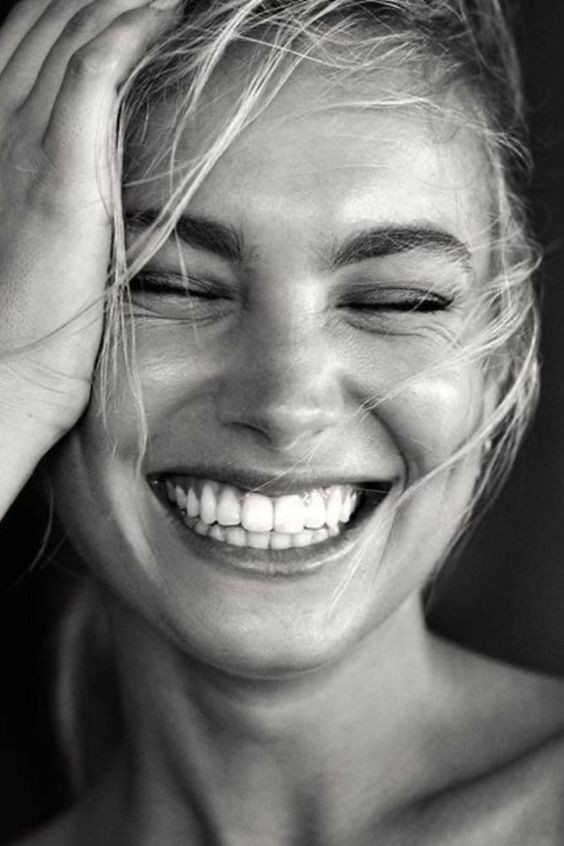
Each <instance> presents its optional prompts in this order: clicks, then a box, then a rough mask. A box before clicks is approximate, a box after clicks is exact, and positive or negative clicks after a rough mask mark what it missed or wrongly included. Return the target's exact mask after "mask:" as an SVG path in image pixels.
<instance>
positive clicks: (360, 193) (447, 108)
mask: <svg viewBox="0 0 564 846" xmlns="http://www.w3.org/2000/svg"><path fill="white" fill-rule="evenodd" d="M240 74H241V71H238V70H237V69H236V68H235V69H232V70H231V72H229V73H228V72H226V71H225V69H224V71H223V72H222V73H220V74H217V75H216V77H215V79H214V81H213V83H212V85H211V87H210V89H209V90H208V92H207V95H206V98H205V99H204V100H203V102H202V104H201V106H200V107H199V109H198V111H197V113H196V115H195V116H194V118H193V119H192V120H191V121H190V123H189V124H188V125H187V126H186V128H185V129H184V130H183V132H182V134H181V135H180V142H179V144H178V148H177V154H176V165H177V168H178V174H179V175H180V174H182V173H183V172H185V167H186V165H187V164H188V163H190V162H194V161H195V160H196V159H197V157H198V156H199V155H201V154H202V153H204V152H205V151H207V149H208V148H209V146H210V144H211V143H213V142H214V141H215V140H216V138H217V136H218V132H220V131H221V126H222V125H224V122H225V113H226V110H228V108H229V107H230V105H231V104H232V103H233V102H234V101H235V99H236V97H237V96H240V93H241V79H242V77H241V78H239V76H240ZM405 91H406V82H405V80H404V79H401V77H400V75H399V74H398V72H397V70H394V72H393V73H392V72H388V73H386V72H385V71H382V72H379V73H377V74H376V73H375V74H372V75H371V77H370V79H369V80H368V79H366V80H365V81H364V82H363V84H362V86H358V84H353V82H352V81H351V82H350V83H343V82H339V83H338V84H336V83H335V80H334V79H331V80H329V79H328V78H327V77H326V76H324V75H323V74H321V73H319V72H318V70H317V69H316V68H315V67H312V66H311V65H308V64H305V65H302V66H301V67H300V68H299V69H298V70H297V71H295V72H294V73H293V75H292V76H291V78H290V79H289V81H288V82H286V84H285V85H284V86H283V88H282V89H281V91H280V92H279V93H278V94H277V96H276V97H275V98H274V100H273V101H272V102H270V103H269V105H268V106H267V107H266V108H264V109H263V110H262V111H261V113H260V114H259V116H258V117H256V118H255V119H254V120H253V122H252V123H251V124H250V125H249V126H247V127H246V128H245V129H244V130H243V131H242V132H241V133H239V134H238V136H237V137H236V138H235V140H234V141H233V142H232V143H231V144H230V146H229V147H228V148H227V149H226V151H225V152H224V153H223V154H222V155H221V157H220V158H219V159H218V161H217V162H216V163H215V164H214V166H213V168H212V170H211V172H210V173H209V174H208V176H207V177H206V178H205V180H204V182H203V183H202V185H201V186H200V187H199V188H198V190H197V191H196V193H195V194H194V196H193V197H191V199H190V212H191V213H196V214H202V215H203V216H208V217H213V218H216V219H220V220H221V221H223V222H226V223H229V224H232V225H235V226H237V227H238V228H240V229H241V230H242V231H243V232H245V233H246V235H247V237H248V239H249V240H251V241H254V242H256V243H255V245H256V247H257V249H258V250H259V251H260V249H261V245H264V244H265V243H266V241H267V240H268V239H274V240H275V236H276V233H278V234H279V237H280V238H284V239H286V240H287V239H288V238H291V239H292V243H293V245H294V246H295V247H296V248H298V249H299V248H301V247H303V248H304V249H305V248H307V246H308V245H311V244H314V242H316V241H319V240H321V239H322V238H327V236H328V235H330V236H331V237H333V238H334V239H339V238H340V237H344V236H346V234H347V233H348V232H349V231H350V230H351V229H352V228H356V229H358V228H359V227H368V226H374V225H376V226H377V225H379V224H390V223H394V224H398V225H402V224H404V223H407V224H413V223H414V222H418V223H422V224H425V225H432V226H435V227H440V228H444V229H446V230H447V231H450V232H451V233H452V234H453V235H455V236H456V237H458V238H460V239H461V240H463V241H464V242H465V243H467V244H468V246H469V248H470V251H471V252H472V254H473V255H474V257H475V261H476V263H477V265H482V266H483V267H485V266H486V264H487V261H488V258H487V256H488V254H489V234H490V209H491V192H490V186H489V167H488V163H487V158H486V156H485V153H484V151H483V149H482V144H481V141H480V139H479V137H478V136H477V134H476V133H475V132H473V131H471V130H470V129H466V128H464V126H463V125H461V123H460V117H459V116H460V113H461V106H463V104H462V103H461V101H458V102H452V98H450V102H449V101H447V99H446V98H443V101H442V102H441V103H440V105H439V104H437V103H434V104H426V105H424V106H421V105H417V104H413V103H405ZM402 100H403V104H402V103H400V101H402ZM173 120H174V107H173V106H172V105H169V106H160V107H159V108H158V109H156V110H155V111H154V112H153V114H152V119H151V121H150V123H149V126H148V129H147V132H146V134H145V137H144V140H143V148H142V150H140V151H136V154H135V159H136V160H137V167H136V169H134V170H133V171H132V172H131V176H132V177H133V180H135V181H136V180H139V179H140V178H141V180H142V181H141V183H139V182H137V184H136V185H135V187H133V188H131V189H130V190H127V191H126V204H128V205H130V206H134V207H135V208H139V207H142V208H146V207H151V208H159V207H161V206H162V205H163V204H164V203H165V202H166V200H167V199H168V198H169V197H170V187H171V184H170V177H169V175H168V173H167V174H162V175H159V173H158V171H157V169H156V168H155V167H154V166H153V165H152V164H151V162H152V161H156V159H157V157H158V155H159V152H162V151H161V150H160V146H161V145H162V138H163V130H166V129H169V128H170V126H171V122H172V121H173ZM160 162H161V166H160V167H161V170H162V159H160ZM145 177H149V179H148V180H147V182H146V183H145V182H143V180H144V178H145ZM178 178H180V176H179V177H178ZM477 269H480V268H477Z"/></svg>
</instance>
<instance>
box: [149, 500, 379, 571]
mask: <svg viewBox="0 0 564 846" xmlns="http://www.w3.org/2000/svg"><path fill="white" fill-rule="evenodd" d="M150 487H151V489H152V490H153V492H154V493H155V495H156V498H157V500H158V502H159V504H160V505H161V508H162V509H163V511H164V512H165V514H166V517H167V518H168V520H169V521H170V523H171V525H172V526H173V528H174V530H175V532H176V533H177V535H178V536H179V537H180V539H181V541H182V543H183V544H185V545H186V546H188V548H189V549H190V551H191V552H193V553H194V554H195V555H197V556H198V557H200V558H203V559H205V560H206V561H210V562H213V563H215V564H217V565H219V566H221V567H227V568H228V569H230V570H233V569H235V570H240V571H243V572H247V573H250V574H254V575H255V576H268V577H273V576H278V577H280V576H285V577H288V576H299V575H305V574H308V573H312V572H314V571H316V570H319V569H321V568H325V567H331V566H332V565H336V564H338V563H339V562H341V561H342V560H343V559H344V558H348V557H349V556H350V555H351V554H352V553H353V552H354V549H355V547H356V546H357V544H358V542H359V540H360V538H361V536H362V535H363V533H364V531H365V529H366V528H367V526H368V525H369V524H370V522H371V517H372V516H373V515H374V514H375V513H376V511H378V509H379V507H380V505H381V503H382V502H383V501H384V499H385V498H386V497H387V496H389V492H388V493H387V494H385V495H383V496H382V497H381V498H380V497H377V496H375V495H372V494H369V495H368V496H367V498H366V499H365V501H364V502H362V503H361V505H360V506H359V508H358V509H357V511H356V512H355V514H354V516H353V517H352V519H351V522H350V523H348V524H346V526H345V527H344V528H343V529H342V530H341V532H340V533H339V534H338V535H335V536H334V537H330V538H328V539H327V540H325V541H321V542H320V543H314V544H311V545H310V546H306V547H291V548H289V549H254V548H253V547H248V546H245V547H239V546H232V545H231V544H228V543H225V542H224V541H218V540H215V539H214V538H210V537H208V536H205V535H199V534H198V533H197V532H195V531H193V530H192V529H191V528H190V527H189V526H188V525H186V523H184V521H183V520H182V519H181V517H180V516H179V515H177V514H176V513H175V512H174V511H173V510H172V509H171V508H170V507H169V506H168V500H167V499H166V496H165V495H164V494H161V492H160V491H159V490H157V489H156V488H155V486H154V485H150Z"/></svg>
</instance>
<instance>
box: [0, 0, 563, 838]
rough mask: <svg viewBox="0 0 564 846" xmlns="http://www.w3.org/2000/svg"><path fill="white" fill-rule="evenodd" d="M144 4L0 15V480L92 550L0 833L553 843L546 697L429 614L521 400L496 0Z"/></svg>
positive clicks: (517, 101) (521, 285) (525, 296)
mask: <svg viewBox="0 0 564 846" xmlns="http://www.w3.org/2000/svg"><path fill="white" fill-rule="evenodd" d="M165 5H169V6H170V4H164V3H151V4H143V3H141V2H139V1H138V0H137V2H136V1H135V0H94V2H86V0H82V2H80V0H76V2H72V3H69V2H66V3H61V2H57V0H51V2H49V0H36V1H35V2H28V3H21V4H20V5H18V6H17V7H16V8H15V10H14V12H13V13H12V15H11V16H10V18H9V19H8V21H7V23H6V25H5V27H4V30H3V31H2V32H0V57H3V62H0V64H3V70H2V71H1V73H0V108H1V109H2V110H3V112H4V114H5V115H8V116H10V119H11V123H10V127H11V129H10V133H11V134H10V138H9V139H5V140H4V143H3V148H2V150H3V152H2V158H1V160H0V178H1V180H2V183H3V184H4V185H5V191H4V196H5V197H11V198H13V197H16V196H17V197H22V196H23V197H24V198H25V203H21V202H20V203H19V204H17V213H16V214H15V215H14V214H11V215H10V216H8V215H6V216H5V220H6V222H5V223H3V224H2V227H0V244H1V246H2V250H0V254H1V255H2V260H1V265H0V267H1V274H0V286H1V287H2V291H3V293H5V296H6V302H7V311H6V315H7V317H6V319H5V320H4V321H3V326H2V329H1V335H0V342H1V344H2V350H3V354H2V358H0V401H1V402H2V403H3V407H4V408H5V413H3V415H2V430H1V431H2V439H1V441H0V453H1V456H2V459H1V460H2V467H3V473H2V484H1V486H0V493H1V497H0V499H2V502H3V503H4V508H6V507H7V506H8V504H9V503H10V502H11V501H12V500H13V498H14V497H15V496H16V494H17V491H18V490H19V488H20V487H21V486H22V485H23V483H24V482H25V480H26V478H27V477H28V476H29V475H30V474H31V473H33V471H34V469H35V467H36V465H37V464H38V462H39V461H40V460H42V459H44V464H45V466H46V467H47V468H48V472H49V475H50V479H51V483H52V486H53V491H54V499H55V505H56V509H57V514H58V519H59V521H60V523H61V524H62V526H63V528H64V531H65V533H66V534H67V535H68V537H69V539H70V543H71V545H72V549H73V555H74V556H75V559H76V561H80V562H83V563H84V564H85V565H86V569H87V572H88V575H87V576H84V577H83V578H82V580H81V582H80V586H79V589H78V590H77V596H76V598H75V599H74V600H73V603H72V607H71V608H70V609H69V612H68V617H67V624H66V626H65V627H64V628H63V635H62V641H61V665H60V672H59V687H58V691H59V696H58V702H59V712H60V718H61V734H62V737H63V740H64V743H65V745H66V754H67V758H68V761H69V766H70V770H71V775H72V777H73V779H74V781H75V786H76V793H77V801H76V804H75V805H74V807H73V808H71V809H70V810H69V812H68V813H67V814H66V815H65V816H64V817H63V818H62V819H58V820H56V821H55V822H54V823H53V824H52V826H51V827H49V828H48V829H45V830H42V831H40V832H39V833H38V834H36V835H34V836H32V837H31V838H30V839H29V840H28V841H26V842H27V843H29V844H50V843H57V844H78V843H80V844H85V843H86V844H92V845H93V846H95V844H98V843H101V842H102V839H103V840H104V842H107V841H108V839H110V840H111V841H112V842H119V843H121V844H136V845H137V846H149V844H157V843H158V844H163V843H166V844H170V846H174V844H180V843H190V844H192V843H193V844H245V846H248V844H257V846H258V844H261V845H262V844H265V843H269V844H273V846H275V844H280V846H282V844H287V843H299V844H304V846H306V844H307V846H311V844H314V843H320V844H324V846H362V844H369V843H370V844H372V843H374V842H376V841H377V842H378V843H379V844H383V845H384V844H401V843H418V844H433V846H439V845H440V844H445V846H446V844H449V846H450V845H451V844H455V843H456V844H468V846H470V844H474V843H475V844H484V843H491V844H499V846H503V844H512V846H517V844H523V846H525V844H527V846H528V844H531V843H533V842H534V843H540V842H541V841H542V842H543V843H547V844H548V843H554V844H557V843H560V842H561V840H562V836H563V831H564V821H563V819H562V812H561V802H560V796H561V792H562V789H563V787H564V775H563V773H564V769H563V767H562V758H563V756H564V751H563V748H562V741H561V731H562V729H563V728H564V718H563V716H562V715H563V714H564V687H563V685H562V684H561V683H560V682H558V681H556V680H551V679H549V678H545V677H542V676H540V675H535V674H533V673H528V672H524V671H521V670H516V669H513V668H510V667H508V666H504V665H502V664H497V663H495V662H493V661H488V660H486V659H484V658H481V657H479V656H477V655H474V654H471V653H469V652H465V651H464V650H463V649H461V648H459V647H456V646H454V645H451V644H448V643H447V642H445V641H441V640H439V639H438V638H437V637H435V636H433V635H432V634H431V633H430V632H429V631H428V630H427V628H426V625H425V620H424V615H423V611H422V603H421V595H422V592H423V591H424V588H425V586H426V584H427V583H428V580H429V579H430V577H431V576H432V575H433V574H434V573H435V572H436V570H437V569H438V568H439V567H440V566H441V564H442V563H443V562H444V561H445V559H446V557H447V556H448V554H449V553H450V552H451V550H452V548H453V546H454V544H455V543H456V542H457V540H458V539H459V537H460V535H461V533H462V531H463V529H464V528H465V526H466V525H467V523H468V519H469V517H470V516H471V515H472V514H474V513H475V510H476V508H477V506H478V504H481V503H482V501H483V500H484V496H485V494H486V492H488V491H489V492H490V493H491V491H492V490H493V489H494V488H495V485H496V484H497V483H498V482H499V481H500V479H501V478H502V477H503V475H504V473H505V471H506V470H507V469H508V467H509V466H510V464H511V461H512V458H513V455H514V453H515V450H516V448H517V447H518V445H519V442H520V440H521V437H522V435H523V432H524V431H525V428H526V426H527V424H528V422H529V420H530V416H531V414H532V411H533V407H534V401H535V397H536V391H537V364H536V345H537V332H538V330H537V316H536V307H535V302H534V296H533V290H532V283H531V275H532V273H533V271H534V269H535V266H536V262H537V256H536V250H535V248H534V246H533V244H532V242H531V240H530V238H529V236H528V232H527V227H526V222H525V217H524V214H523V207H522V201H521V199H520V198H519V191H518V189H519V185H520V180H521V179H522V178H523V176H524V171H525V170H526V161H527V157H526V152H525V150H524V148H523V145H522V143H521V97H520V89H519V75H518V70H517V67H516V63H515V58H514V51H513V47H512V43H511V38H510V35H509V32H508V30H507V27H506V25H505V23H504V19H503V16H502V14H501V11H500V9H499V8H498V4H497V2H496V0H488V2H486V3H480V5H479V8H478V7H475V6H474V3H473V2H471V0H468V2H464V0H448V2H447V0H437V2H435V0H428V2H425V3H421V2H413V1H412V0H367V2H351V0H331V2H328V1H327V0H295V1H294V0H292V2H284V3H280V2H276V1H275V0H239V1H238V2H235V0H229V1H228V0H225V2H219V3H214V4H209V3H199V2H191V3H186V4H177V5H175V4H172V8H170V9H168V10H163V8H162V7H164V6H165ZM30 127H31V129H30ZM2 202H8V200H3V201H2ZM30 249H31V257H32V261H30V258H29V256H30ZM108 264H109V267H110V270H109V273H107V269H108ZM47 304H49V308H47V307H46V306H47ZM85 515H87V519H85ZM94 657H95V658H96V661H98V662H100V661H101V662H102V663H103V664H104V665H105V666H107V667H110V668H112V672H113V675H112V682H111V684H115V686H116V689H117V691H118V695H117V697H116V699H117V701H119V709H118V708H116V709H115V712H114V713H111V714H107V713H105V712H104V713H99V714H96V715H95V717H96V719H95V720H94V724H98V725H99V726H100V727H101V728H100V734H97V733H95V735H94V737H92V736H86V735H85V732H84V730H83V727H84V724H85V722H84V704H85V702H87V695H86V694H85V691H88V690H89V675H90V674H91V673H92V667H93V664H92V663H91V662H92V661H93V660H94ZM88 716H89V724H90V725H92V719H91V717H92V715H91V714H89V715H88ZM108 720H109V721H110V722H113V723H114V725H115V726H116V727H117V733H116V742H115V743H113V744H112V745H111V747H110V746H108V748H103V749H102V750H101V743H102V737H103V735H104V732H103V731H102V727H103V726H104V725H105V724H106V723H107V722H108ZM93 750H94V754H92V751H93ZM101 751H102V754H100V752H101ZM94 759H95V760H94Z"/></svg>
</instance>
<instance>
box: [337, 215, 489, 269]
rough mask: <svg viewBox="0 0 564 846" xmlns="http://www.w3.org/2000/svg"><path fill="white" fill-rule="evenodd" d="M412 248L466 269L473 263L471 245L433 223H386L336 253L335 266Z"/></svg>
mask: <svg viewBox="0 0 564 846" xmlns="http://www.w3.org/2000/svg"><path fill="white" fill-rule="evenodd" d="M412 250H424V251H425V252H431V253H438V254H440V255H443V256H445V257H446V258H448V259H450V260H453V261H457V262H461V263H462V264H463V265H464V266H465V267H466V268H467V269H469V268H470V267H471V265H472V255H471V253H470V249H469V247H468V246H467V245H466V244H465V243H464V242H463V241H461V240H460V239H459V238H456V237H455V236H454V235H452V234H451V233H450V232H446V231H445V230H443V229H437V228H435V227H433V226H426V225H420V226H385V227H381V228H372V229H365V230H363V231H362V232H359V233H358V234H356V235H353V236H352V237H351V238H348V239H347V240H346V241H345V242H344V244H342V245H341V246H340V247H338V249H336V250H335V251H334V252H333V255H332V257H331V260H330V262H331V265H332V267H335V268H338V267H344V266H346V265H349V264H355V263H356V262H360V261H365V260H366V259H371V258H381V257H383V256H391V255H395V254H397V253H406V252H410V251H412Z"/></svg>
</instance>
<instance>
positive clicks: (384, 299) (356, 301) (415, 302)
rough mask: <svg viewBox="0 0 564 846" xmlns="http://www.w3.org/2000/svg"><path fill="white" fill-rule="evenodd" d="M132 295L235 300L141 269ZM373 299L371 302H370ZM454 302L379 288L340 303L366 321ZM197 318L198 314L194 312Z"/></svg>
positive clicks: (228, 293) (215, 286)
mask: <svg viewBox="0 0 564 846" xmlns="http://www.w3.org/2000/svg"><path fill="white" fill-rule="evenodd" d="M129 287H130V291H131V292H132V294H135V293H139V294H147V295H149V296H150V295H157V296H158V295H161V296H167V295H171V296H175V295H176V296H181V297H184V298H185V299H186V300H193V301H194V308H195V310H196V308H197V304H198V301H199V303H200V305H201V308H202V309H205V308H206V307H207V308H208V310H209V309H211V308H212V303H213V302H214V301H221V300H224V301H225V300H232V299H233V298H234V297H233V291H232V290H231V289H230V288H228V287H227V286H226V285H222V284H220V283H217V282H213V283H211V282H207V281H205V280H202V279H192V278H189V277H188V278H187V277H183V276H180V275H179V274H176V273H167V272H160V273H159V272H155V271H141V272H140V273H138V274H137V275H136V276H135V277H134V278H133V279H132V280H131V282H130V286H129ZM371 300H372V301H371ZM453 303H454V297H453V296H445V295H442V294H438V293H436V292H432V291H429V290H428V289H426V288H425V289H420V288H397V287H394V288H378V289H377V291H376V292H375V291H374V290H370V291H367V292H365V293H363V292H361V291H356V292H352V293H351V292H349V293H348V294H347V295H346V296H343V298H342V299H341V301H340V302H338V303H337V307H338V308H339V309H350V310H351V311H352V312H355V313H357V314H358V315H359V316H360V317H362V318H363V319H365V320H369V319H370V317H371V316H374V317H376V315H378V314H381V315H382V316H383V317H385V316H386V314H390V313H394V314H406V315H408V314H413V315H421V314H429V315H431V314H436V313H438V312H441V311H446V310H447V309H449V307H450V306H452V305H453ZM217 314H218V312H217V311H216V312H215V314H214V313H213V312H210V313H208V314H205V315H203V316H200V319H203V317H214V316H216V315H217ZM193 316H194V319H197V318H198V317H199V316H198V314H197V313H194V315H193Z"/></svg>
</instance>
